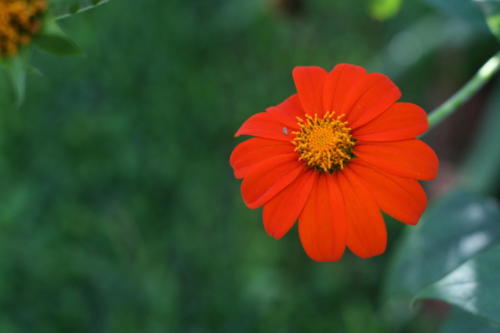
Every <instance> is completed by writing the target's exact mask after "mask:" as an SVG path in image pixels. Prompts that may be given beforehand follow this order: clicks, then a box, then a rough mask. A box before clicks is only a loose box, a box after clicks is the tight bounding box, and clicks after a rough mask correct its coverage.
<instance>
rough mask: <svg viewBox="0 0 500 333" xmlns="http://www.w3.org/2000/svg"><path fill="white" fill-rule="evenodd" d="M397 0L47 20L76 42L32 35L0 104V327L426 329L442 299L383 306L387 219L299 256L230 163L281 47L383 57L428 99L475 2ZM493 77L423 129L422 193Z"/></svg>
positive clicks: (277, 78) (313, 56)
mask: <svg viewBox="0 0 500 333" xmlns="http://www.w3.org/2000/svg"><path fill="white" fill-rule="evenodd" d="M437 3H439V1H437ZM441 3H445V2H442V1H441ZM400 5H401V6H400V7H399V6H398V1H368V0H364V1H359V2H357V1H356V2H355V1H329V0H317V1H305V0H304V1H299V0H288V1H286V0H249V1H235V0H211V1H206V0H194V1H182V0H148V1H136V0H113V1H111V2H110V3H108V4H106V5H103V6H101V7H99V8H97V9H95V10H92V11H89V12H85V13H82V14H79V15H76V16H73V17H71V18H68V19H66V20H64V21H61V24H62V26H63V28H64V29H65V30H66V31H67V32H68V34H69V35H70V36H72V38H73V39H74V40H75V41H76V42H77V43H78V44H79V45H80V47H81V48H82V50H84V52H85V56H83V57H74V58H57V57H54V56H50V55H47V54H45V53H41V52H37V51H35V52H34V53H33V54H32V61H31V62H32V64H34V65H35V66H36V67H38V68H40V70H41V71H42V72H43V73H44V75H43V76H36V75H31V76H29V78H28V81H29V82H28V90H27V91H28V93H27V100H26V102H25V103H24V105H23V106H22V107H21V108H20V109H16V108H14V107H12V106H11V105H9V103H8V102H7V101H6V99H4V100H3V101H2V108H1V109H0V179H1V184H2V191H1V193H0V203H1V206H0V309H1V311H0V333H3V332H193V333H204V332H276V333H278V332H346V333H355V332H434V331H436V332H437V331H438V330H439V324H440V321H441V320H442V319H443V318H444V317H446V311H447V309H446V306H444V305H442V304H439V303H436V304H434V303H429V304H427V305H426V306H424V307H423V309H422V310H421V311H420V312H419V314H418V315H417V316H416V317H415V318H413V319H412V320H410V321H405V322H401V321H399V320H398V318H391V315H390V314H387V313H383V311H382V307H383V306H382V303H383V300H382V299H381V297H380V295H381V288H382V281H383V278H384V274H385V272H386V270H387V266H388V261H389V259H390V257H391V255H392V252H393V249H394V244H395V243H396V242H397V238H398V235H399V234H400V232H401V230H402V226H401V225H399V224H398V223H397V222H394V221H389V222H388V225H389V228H390V243H389V248H388V251H387V253H386V254H384V255H382V256H380V257H378V258H374V259H370V260H362V259H359V258H356V257H354V256H352V255H350V254H348V255H346V256H345V258H344V259H342V261H340V262H338V263H316V262H313V261H312V260H310V259H309V258H308V257H307V256H306V255H305V254H304V252H303V250H302V248H301V245H300V243H299V241H298V237H297V232H296V230H295V229H293V230H292V231H291V232H290V233H289V234H288V235H287V236H285V237H284V239H282V240H280V241H276V240H275V239H273V238H271V237H269V236H267V234H266V233H265V231H264V229H263V227H262V223H261V217H260V211H251V210H249V209H247V208H246V207H245V206H244V204H243V203H242V200H241V198H240V195H239V181H238V180H236V179H234V177H233V175H232V170H231V169H230V167H229V164H228V158H229V154H230V152H231V150H232V148H233V147H234V146H235V145H236V144H237V142H240V141H241V139H235V138H233V133H234V132H235V131H236V129H237V128H238V126H239V125H240V124H241V123H242V122H243V121H244V120H245V119H246V118H247V117H249V116H250V115H252V114H253V113H256V112H259V111H262V110H264V108H266V107H268V106H271V105H275V104H278V103H279V102H281V101H282V100H283V99H284V98H286V97H287V96H289V95H290V94H291V93H293V91H294V87H293V82H292V79H291V70H292V68H293V67H294V66H296V65H319V66H323V67H325V68H327V69H330V68H331V67H333V66H334V65H335V64H336V63H339V62H349V63H355V64H359V65H363V66H365V67H367V68H368V69H369V70H371V71H381V72H383V73H386V74H388V75H390V76H391V77H392V78H393V79H394V81H395V82H396V83H397V84H398V85H399V87H400V88H401V89H402V91H403V96H404V97H403V100H405V101H412V102H415V103H417V104H420V105H422V106H423V107H424V108H426V109H427V110H430V109H432V108H434V107H436V106H438V105H439V104H440V103H441V102H443V101H444V100H445V99H446V98H448V97H449V96H450V95H451V94H452V93H453V92H454V91H456V90H457V89H458V88H459V87H461V86H462V85H463V83H464V82H465V81H466V80H467V79H468V78H469V77H470V76H471V75H472V74H473V73H474V71H475V70H476V69H477V68H478V67H479V66H480V65H481V64H482V63H483V62H484V61H485V59H487V58H488V57H489V56H490V55H491V54H493V53H494V52H495V50H496V48H497V45H496V43H495V40H494V38H493V37H491V36H490V35H489V33H488V31H487V28H486V26H485V25H484V23H482V21H481V19H480V15H479V11H477V13H476V12H475V11H468V10H466V11H465V12H464V11H462V12H461V11H460V10H457V11H454V9H453V8H452V10H451V12H450V10H449V8H448V9H447V8H444V9H443V8H441V7H439V5H434V6H433V5H431V4H429V3H426V2H425V1H406V2H403V3H401V4H400ZM391 6H394V7H392V8H391ZM448 7H449V6H448ZM471 8H472V7H471ZM473 9H474V8H473ZM444 12H448V14H446V13H444ZM464 15H465V16H468V15H472V16H474V17H476V16H475V15H477V17H478V18H479V19H477V20H476V19H474V18H473V19H471V20H464ZM2 89H3V95H4V97H5V95H10V94H11V93H12V92H11V91H10V90H8V86H7V85H6V84H5V82H4V83H3V86H2ZM492 90H493V85H492V84H490V85H488V86H487V87H486V88H485V89H484V90H483V91H482V92H481V93H480V94H479V95H477V96H476V97H475V98H474V99H473V100H472V101H470V102H469V103H468V104H467V105H466V106H465V107H463V108H462V109H461V110H460V112H458V113H457V114H456V115H454V117H453V118H452V119H450V121H449V122H446V123H444V124H442V125H440V126H439V127H438V128H437V129H436V130H434V131H433V132H432V133H431V134H430V135H429V136H428V137H426V139H427V141H428V142H429V143H430V144H431V145H432V146H433V148H435V149H436V151H437V152H438V154H439V156H440V159H441V174H440V177H439V178H438V179H437V180H436V181H434V182H433V183H431V184H430V187H429V188H428V190H429V191H428V192H429V193H430V195H431V196H432V195H437V194H439V193H441V192H442V191H444V190H446V189H447V188H448V187H449V186H450V184H453V183H454V182H455V181H456V176H455V174H456V173H457V169H458V168H459V165H460V163H461V161H462V160H463V159H464V153H463V151H464V150H466V149H467V148H468V147H469V146H470V144H471V142H472V140H473V138H474V136H475V133H476V131H475V129H476V127H477V126H476V125H475V124H477V122H478V121H479V120H480V119H481V111H482V109H483V106H484V104H485V103H486V102H485V101H486V100H487V98H488V97H489V96H490V95H491V92H492ZM464 133H467V135H464Z"/></svg>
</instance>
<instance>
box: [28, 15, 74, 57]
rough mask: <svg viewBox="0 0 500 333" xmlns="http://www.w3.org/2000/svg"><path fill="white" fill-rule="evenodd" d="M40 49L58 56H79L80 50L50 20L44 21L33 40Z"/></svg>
mask: <svg viewBox="0 0 500 333" xmlns="http://www.w3.org/2000/svg"><path fill="white" fill-rule="evenodd" d="M33 43H34V44H35V45H36V46H38V47H39V48H40V49H42V50H44V51H47V52H50V53H54V54H59V55H71V54H79V53H81V52H80V49H79V48H78V46H77V45H76V44H75V43H74V42H73V41H72V40H70V39H69V38H68V37H67V36H66V34H65V33H64V31H62V29H61V28H60V27H59V25H58V24H57V23H56V22H55V21H54V20H52V19H48V20H46V22H45V24H44V26H43V28H42V30H41V31H40V32H39V33H38V34H37V35H36V36H35V37H34V38H33Z"/></svg>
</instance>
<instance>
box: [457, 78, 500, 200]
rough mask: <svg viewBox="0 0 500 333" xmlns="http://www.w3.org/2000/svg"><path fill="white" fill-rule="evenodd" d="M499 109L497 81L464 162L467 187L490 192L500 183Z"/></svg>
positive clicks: (498, 85)
mask: <svg viewBox="0 0 500 333" xmlns="http://www.w3.org/2000/svg"><path fill="white" fill-rule="evenodd" d="M499 109H500V83H497V85H496V87H495V88H494V90H493V93H492V94H491V99H490V101H489V102H488V105H487V107H486V112H485V114H484V116H483V120H482V122H481V125H480V127H479V130H478V135H477V137H476V139H475V141H474V143H473V144H472V148H471V151H470V152H469V153H468V154H467V156H468V157H467V160H466V161H465V164H464V169H463V172H462V180H461V182H462V185H463V186H464V187H466V188H470V189H473V190H475V191H481V192H484V193H488V192H490V191H492V190H494V189H495V188H496V186H497V185H498V184H499V183H500V171H499V170H500V149H498V129H499V128H500V112H498V110H499Z"/></svg>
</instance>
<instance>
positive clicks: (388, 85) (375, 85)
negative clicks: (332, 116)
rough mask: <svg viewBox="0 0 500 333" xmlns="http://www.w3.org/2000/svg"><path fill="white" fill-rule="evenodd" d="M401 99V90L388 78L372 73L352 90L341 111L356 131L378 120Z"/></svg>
mask: <svg viewBox="0 0 500 333" xmlns="http://www.w3.org/2000/svg"><path fill="white" fill-rule="evenodd" d="M400 97H401V92H400V90H399V88H398V87H397V86H396V85H395V84H394V83H393V82H392V81H391V80H390V79H389V78H388V77H387V76H385V75H383V74H380V73H372V74H368V75H366V76H365V77H364V78H363V80H361V81H359V82H358V84H357V85H355V86H353V87H352V88H351V90H350V91H349V93H348V94H347V96H346V97H345V100H344V104H343V105H342V106H341V109H340V110H341V111H342V112H344V113H345V114H346V115H347V117H346V119H347V121H348V122H349V124H350V127H351V128H352V129H355V128H357V127H359V126H362V125H364V124H366V123H367V122H369V121H370V120H372V119H374V118H376V117H377V116H378V115H380V114H381V113H382V112H384V111H385V110H387V109H388V108H389V107H390V106H391V105H393V104H394V103H395V102H396V101H397V100H398V99H399V98H400Z"/></svg>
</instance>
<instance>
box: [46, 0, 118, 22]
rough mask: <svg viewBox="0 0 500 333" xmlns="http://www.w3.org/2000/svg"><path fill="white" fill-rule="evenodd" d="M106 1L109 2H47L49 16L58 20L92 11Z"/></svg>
mask: <svg viewBox="0 0 500 333" xmlns="http://www.w3.org/2000/svg"><path fill="white" fill-rule="evenodd" d="M108 1H109V0H49V8H50V13H51V15H53V16H54V17H56V18H58V19H60V18H65V17H67V16H70V15H74V14H77V13H80V12H83V11H86V10H89V9H92V8H93V7H96V6H99V5H102V4H104V3H106V2H108Z"/></svg>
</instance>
